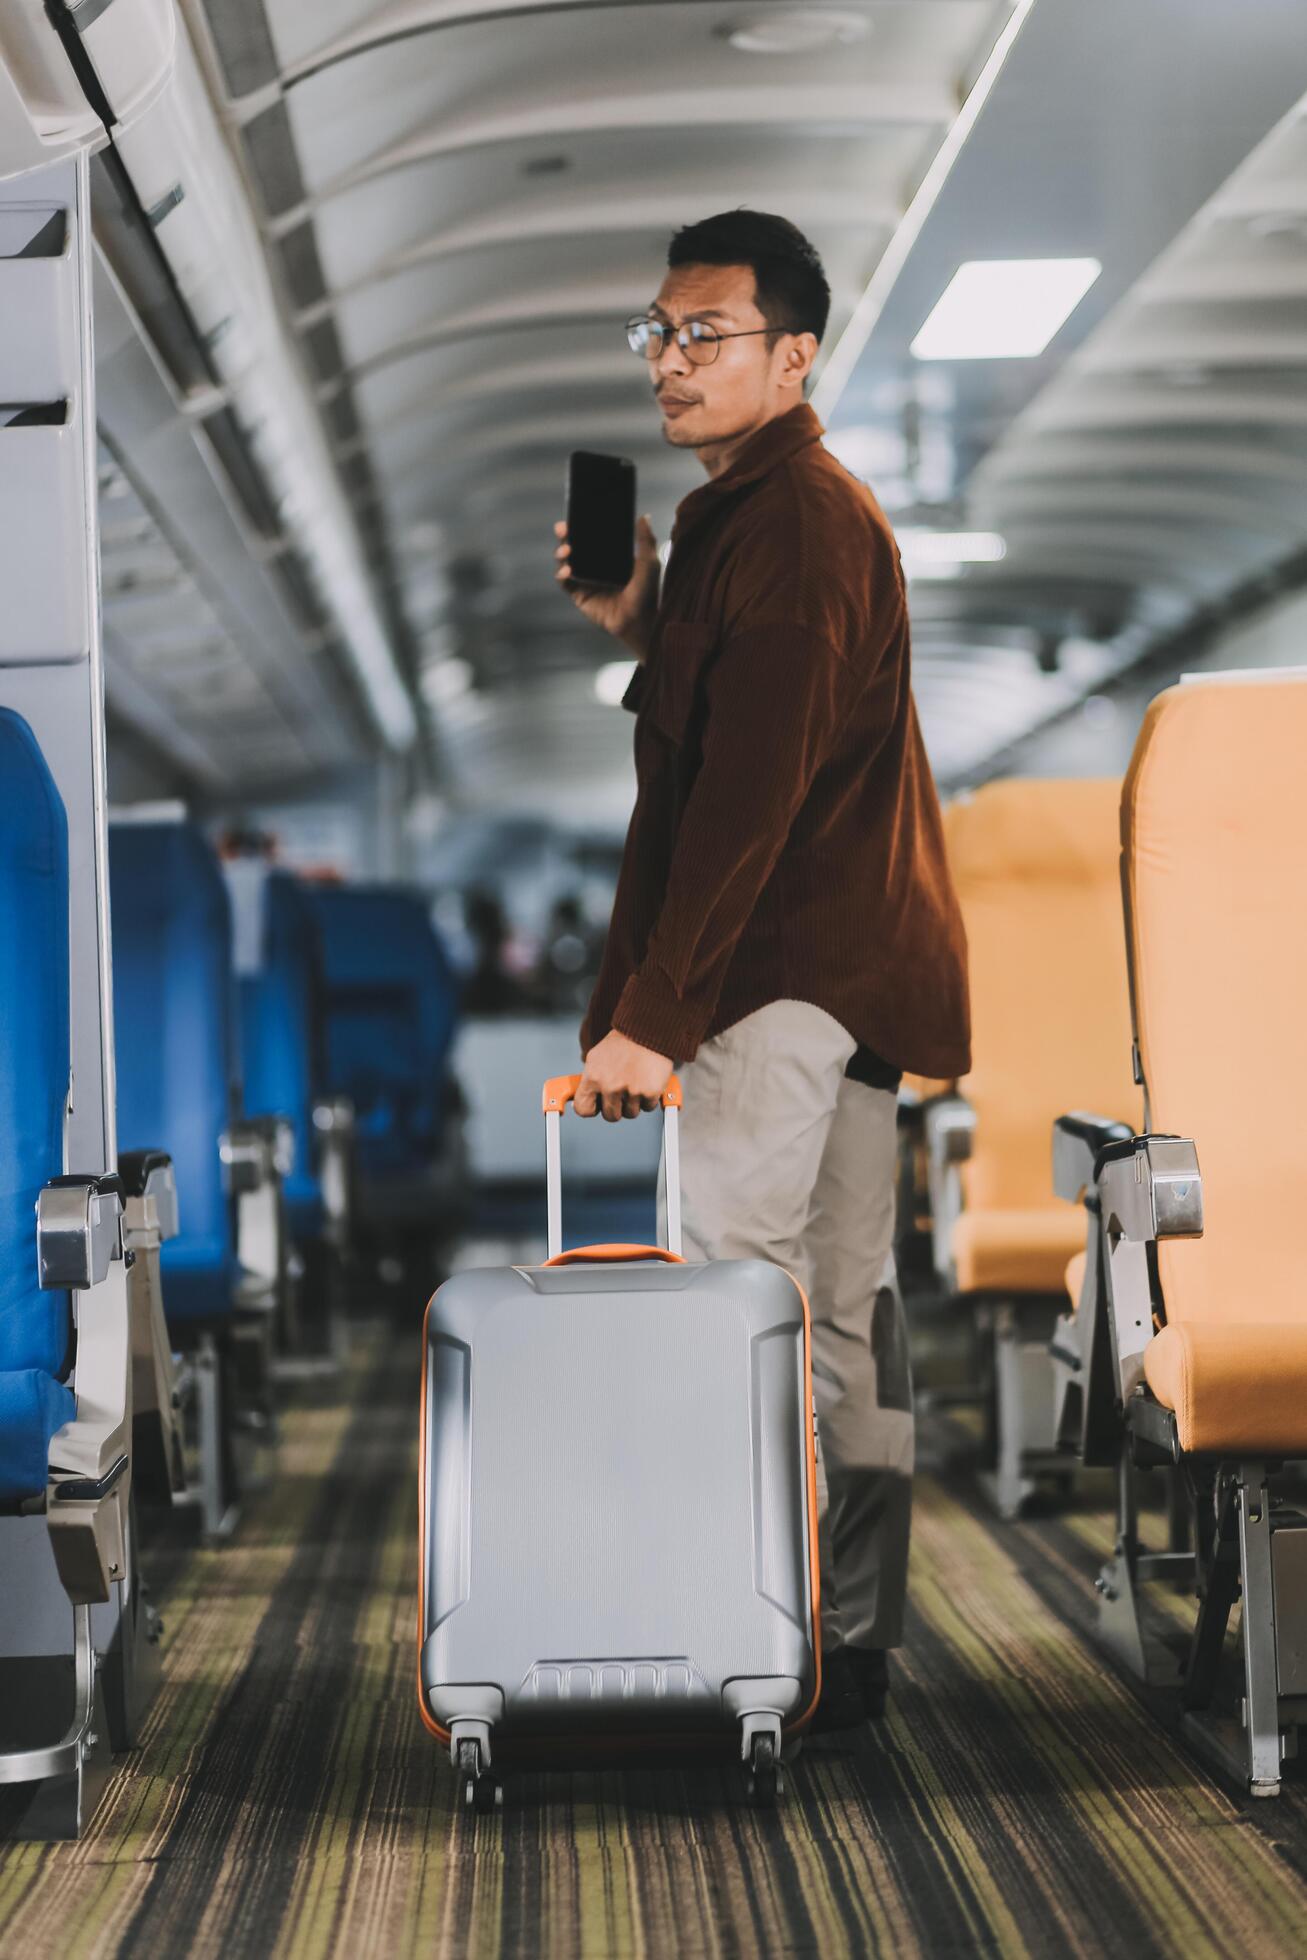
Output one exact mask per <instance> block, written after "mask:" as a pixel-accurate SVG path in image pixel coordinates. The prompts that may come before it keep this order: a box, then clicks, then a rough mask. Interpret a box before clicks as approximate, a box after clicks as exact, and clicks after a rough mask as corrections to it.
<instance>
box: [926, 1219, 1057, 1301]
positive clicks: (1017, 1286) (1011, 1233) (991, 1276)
mask: <svg viewBox="0 0 1307 1960" xmlns="http://www.w3.org/2000/svg"><path fill="white" fill-rule="evenodd" d="M1084 1243H1085V1214H1084V1212H1083V1211H1082V1210H1081V1209H1080V1207H1079V1206H1078V1205H1067V1206H1065V1207H1064V1208H1063V1207H1058V1208H1057V1209H1054V1208H1053V1207H1052V1206H1044V1207H1041V1208H1040V1209H1039V1210H1037V1211H964V1212H963V1214H962V1216H961V1218H959V1220H958V1222H957V1224H956V1225H955V1227H954V1228H953V1258H954V1262H955V1264H956V1266H957V1274H958V1291H959V1293H1061V1291H1062V1289H1063V1287H1064V1286H1065V1285H1066V1269H1067V1262H1068V1260H1070V1259H1071V1258H1072V1257H1073V1255H1074V1254H1075V1253H1077V1252H1081V1251H1083V1250H1084Z"/></svg>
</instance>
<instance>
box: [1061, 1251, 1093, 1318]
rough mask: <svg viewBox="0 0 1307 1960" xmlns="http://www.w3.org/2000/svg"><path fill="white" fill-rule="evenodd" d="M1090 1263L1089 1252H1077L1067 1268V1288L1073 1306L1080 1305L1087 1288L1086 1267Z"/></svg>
mask: <svg viewBox="0 0 1307 1960" xmlns="http://www.w3.org/2000/svg"><path fill="white" fill-rule="evenodd" d="M1088 1264H1089V1257H1088V1254H1087V1253H1084V1252H1077V1254H1076V1256H1075V1258H1074V1259H1072V1260H1071V1261H1070V1263H1069V1264H1068V1266H1067V1269H1066V1290H1067V1293H1068V1294H1069V1295H1070V1299H1071V1304H1072V1306H1073V1307H1078V1306H1079V1305H1080V1295H1081V1294H1082V1293H1083V1292H1084V1290H1085V1267H1086V1266H1087V1265H1088Z"/></svg>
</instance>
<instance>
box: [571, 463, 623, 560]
mask: <svg viewBox="0 0 1307 1960" xmlns="http://www.w3.org/2000/svg"><path fill="white" fill-rule="evenodd" d="M567 541H568V543H569V544H570V545H571V547H572V555H571V558H570V559H569V561H568V563H569V565H570V567H571V572H572V577H573V578H574V579H577V580H578V581H579V582H580V583H581V584H583V585H614V586H621V585H626V584H627V583H628V582H629V580H630V577H631V574H632V572H634V570H635V464H634V463H632V462H629V461H628V460H627V458H626V457H625V456H599V455H596V454H595V452H594V451H593V450H589V449H574V450H573V451H572V453H571V455H570V456H569V457H568V459H567Z"/></svg>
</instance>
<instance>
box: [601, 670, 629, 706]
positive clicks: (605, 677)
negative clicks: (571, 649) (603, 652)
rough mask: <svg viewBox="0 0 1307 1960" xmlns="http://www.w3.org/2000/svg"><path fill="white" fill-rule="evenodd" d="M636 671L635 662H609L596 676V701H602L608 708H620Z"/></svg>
mask: <svg viewBox="0 0 1307 1960" xmlns="http://www.w3.org/2000/svg"><path fill="white" fill-rule="evenodd" d="M635 669H636V662H635V661H634V660H609V661H607V662H606V663H605V665H604V666H602V667H601V668H600V669H599V671H598V673H597V674H596V675H595V699H596V701H602V702H603V704H604V706H605V707H606V708H620V707H621V705H622V696H623V695H624V694H625V693H626V690H627V688H628V687H629V686H630V685H631V676H632V674H633V673H634V672H635Z"/></svg>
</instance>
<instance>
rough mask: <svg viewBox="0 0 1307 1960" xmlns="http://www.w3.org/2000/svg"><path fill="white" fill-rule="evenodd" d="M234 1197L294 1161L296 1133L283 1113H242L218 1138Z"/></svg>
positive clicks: (285, 1171) (286, 1169)
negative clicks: (274, 1114) (251, 1114)
mask: <svg viewBox="0 0 1307 1960" xmlns="http://www.w3.org/2000/svg"><path fill="white" fill-rule="evenodd" d="M218 1154H219V1156H220V1157H221V1158H222V1161H223V1163H224V1164H225V1165H226V1166H227V1170H228V1172H229V1174H230V1177H231V1188H232V1191H233V1193H234V1195H235V1196H237V1197H241V1196H243V1195H244V1194H245V1193H246V1192H248V1191H257V1190H258V1189H259V1188H260V1186H262V1185H264V1184H267V1183H268V1182H269V1181H270V1180H271V1178H272V1177H273V1175H274V1173H277V1174H280V1175H281V1176H282V1177H285V1176H286V1175H287V1174H288V1173H289V1171H290V1170H291V1168H292V1167H293V1165H294V1162H295V1132H294V1129H293V1128H292V1127H291V1124H290V1123H289V1122H288V1120H287V1119H286V1117H284V1116H242V1117H241V1118H240V1120H239V1121H238V1122H235V1123H233V1124H232V1125H231V1128H230V1129H229V1130H227V1131H226V1132H225V1133H224V1134H223V1135H222V1136H221V1137H219V1139H218Z"/></svg>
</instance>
